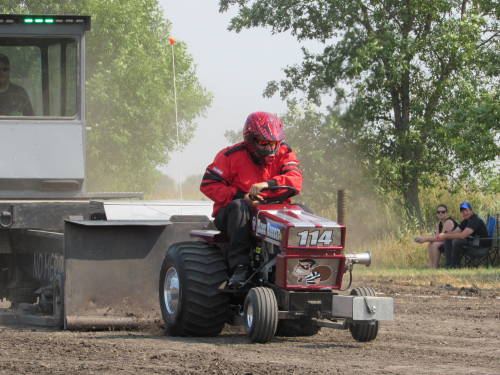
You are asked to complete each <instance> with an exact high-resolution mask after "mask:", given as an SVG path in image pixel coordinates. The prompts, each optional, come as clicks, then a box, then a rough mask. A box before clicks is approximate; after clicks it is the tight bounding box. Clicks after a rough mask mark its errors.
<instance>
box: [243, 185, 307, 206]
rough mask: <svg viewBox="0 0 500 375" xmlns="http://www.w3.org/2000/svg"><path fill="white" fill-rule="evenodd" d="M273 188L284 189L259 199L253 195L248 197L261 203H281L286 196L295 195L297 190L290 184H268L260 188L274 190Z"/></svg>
mask: <svg viewBox="0 0 500 375" xmlns="http://www.w3.org/2000/svg"><path fill="white" fill-rule="evenodd" d="M274 190H286V191H285V192H284V193H282V194H280V195H278V196H276V197H272V198H264V199H261V198H259V197H257V196H255V195H250V196H249V197H250V199H252V200H256V201H259V202H260V203H261V204H272V203H283V202H284V201H286V200H287V199H288V198H291V197H293V196H294V195H297V194H298V193H299V191H298V190H297V189H295V188H294V187H292V186H286V185H276V186H269V187H267V188H264V189H262V190H261V191H274Z"/></svg>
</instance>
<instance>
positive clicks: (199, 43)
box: [159, 0, 314, 180]
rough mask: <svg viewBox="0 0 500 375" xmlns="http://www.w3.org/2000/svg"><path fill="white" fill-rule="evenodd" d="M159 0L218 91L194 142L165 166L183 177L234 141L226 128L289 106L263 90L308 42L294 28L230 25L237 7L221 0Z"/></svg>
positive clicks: (206, 82)
mask: <svg viewBox="0 0 500 375" xmlns="http://www.w3.org/2000/svg"><path fill="white" fill-rule="evenodd" d="M159 3H160V5H161V7H162V9H163V11H164V14H165V18H166V19H168V20H169V21H170V22H171V23H172V35H171V37H174V38H175V39H177V40H178V41H183V42H185V43H186V44H187V47H188V51H189V53H190V54H191V56H192V57H193V60H194V62H195V65H196V72H197V76H198V79H199V80H200V82H201V84H202V85H203V86H204V87H205V88H206V89H207V90H208V91H209V92H211V93H212V94H213V96H214V99H213V103H212V106H211V108H210V109H208V111H207V112H206V114H205V116H204V117H201V118H198V119H197V120H196V123H197V124H198V128H197V130H196V132H195V135H194V137H193V139H192V140H191V143H190V144H189V145H187V146H186V147H185V148H184V150H183V151H182V152H181V153H180V154H179V153H174V154H173V155H171V157H172V158H171V161H170V163H169V164H168V165H167V166H166V167H163V168H161V170H162V172H163V173H165V174H168V175H169V176H171V177H172V178H175V179H177V180H179V179H180V180H183V179H185V178H186V177H187V176H189V175H193V174H202V173H204V170H205V168H206V166H207V165H208V164H210V163H211V162H212V160H213V158H214V157H215V154H216V153H217V152H218V151H219V150H220V149H222V148H223V147H226V146H228V145H229V142H228V141H227V139H226V138H225V137H224V132H225V131H226V130H239V129H242V128H243V124H244V122H245V119H246V117H247V116H248V115H249V114H250V113H251V112H255V111H266V112H272V113H277V114H282V113H284V112H286V103H285V102H283V101H282V100H281V98H280V97H279V95H276V96H274V97H272V98H263V96H262V93H263V91H264V89H265V87H266V85H267V82H269V81H271V80H279V79H282V78H285V74H284V73H283V71H282V70H283V68H285V67H286V66H288V65H294V64H297V63H299V62H300V61H301V60H302V51H301V46H302V44H300V43H299V42H297V41H296V40H295V39H294V38H293V37H292V36H291V35H289V34H279V35H272V34H271V32H270V30H268V29H264V28H254V29H250V30H245V31H242V32H241V33H236V32H234V31H228V30H227V27H228V25H229V21H230V19H231V14H235V9H233V10H232V11H231V12H230V13H224V14H221V13H219V11H218V9H219V5H218V3H219V2H218V0H159ZM307 47H308V48H314V45H313V44H312V43H311V44H309V45H307ZM285 125H286V124H285Z"/></svg>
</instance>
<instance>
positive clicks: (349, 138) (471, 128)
mask: <svg viewBox="0 0 500 375" xmlns="http://www.w3.org/2000/svg"><path fill="white" fill-rule="evenodd" d="M219 4H220V11H221V12H226V11H228V10H229V9H230V8H234V9H235V10H237V14H236V15H235V16H234V17H233V18H232V20H231V22H230V25H229V29H230V30H233V31H236V32H239V31H241V30H243V29H249V28H253V27H266V28H269V29H270V30H271V32H272V33H281V32H290V33H291V34H292V35H293V36H294V37H295V38H296V39H297V40H299V41H304V40H316V41H319V42H320V43H322V44H323V45H324V48H323V51H322V52H320V53H311V52H309V51H307V50H306V49H303V61H302V63H301V64H298V65H294V66H288V67H286V68H285V69H284V72H285V74H286V79H284V80H281V81H273V82H270V83H269V84H268V86H267V88H266V90H265V93H264V94H265V95H267V96H271V95H274V94H276V93H279V94H280V95H281V97H282V98H283V99H287V100H289V101H290V103H291V105H290V110H289V113H288V114H287V115H286V116H285V118H286V120H287V126H288V127H290V128H291V130H292V131H291V132H290V134H291V138H292V139H293V140H294V141H296V146H297V148H298V149H299V150H300V151H301V153H300V154H301V156H302V157H303V158H305V159H306V161H307V163H304V164H303V165H304V167H305V168H306V169H307V170H306V172H307V173H306V174H307V175H308V177H309V178H311V179H312V180H313V181H314V185H315V186H319V187H321V188H320V189H324V188H325V187H326V186H328V185H329V186H330V187H332V188H333V187H335V186H336V182H337V181H338V177H339V176H341V177H342V176H344V177H345V178H340V180H344V181H347V182H348V183H349V184H354V185H351V186H355V189H360V188H361V187H360V186H359V184H356V179H357V178H358V177H360V176H361V175H368V176H370V177H371V180H370V182H371V183H373V184H374V186H373V187H372V188H373V189H376V190H378V191H380V192H382V193H396V194H397V197H399V200H400V201H401V204H402V206H403V207H404V208H405V213H406V216H407V217H408V218H410V219H411V218H414V219H416V220H417V221H418V222H420V223H422V212H421V207H420V192H421V191H422V189H424V188H426V187H430V186H433V185H435V184H436V183H438V182H439V181H442V180H443V179H447V181H448V182H449V184H450V185H453V184H456V183H457V182H460V181H461V182H463V181H465V180H471V179H472V180H475V181H478V180H481V178H480V177H481V176H485V180H488V181H490V182H491V180H492V179H493V180H495V181H493V182H492V183H493V184H494V185H495V184H496V186H498V155H499V154H500V152H499V151H500V149H499V141H500V139H499V130H500V114H499V112H500V101H499V98H500V95H499V94H500V92H499V87H500V86H499V66H500V64H499V62H500V59H499V51H500V49H499V36H500V27H499V25H498V15H499V8H498V3H497V2H496V1H490V0H405V1H399V0H379V1H362V0H353V1H343V0H308V1H297V0H274V1H268V0H255V1H254V0H252V1H250V0H220V2H219ZM297 93H300V94H303V95H305V97H306V103H305V104H304V103H300V102H299V101H297V99H296V98H297V95H296V94H297ZM325 94H329V95H333V97H334V100H331V102H328V103H326V104H328V106H327V107H328V109H327V110H326V111H324V110H320V109H319V108H320V107H319V106H318V105H319V104H321V103H322V100H323V101H324V98H325ZM323 104H325V103H323ZM495 171H496V172H495ZM495 173H496V178H495V177H494V176H495ZM492 176H493V178H492ZM347 177H349V178H347ZM346 178H347V179H346ZM358 181H365V180H358ZM322 191H323V192H322V193H321V195H320V196H318V195H316V196H315V198H316V199H318V197H320V198H319V199H326V200H328V199H330V197H329V196H328V194H330V193H324V192H325V190H322Z"/></svg>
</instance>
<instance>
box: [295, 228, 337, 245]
mask: <svg viewBox="0 0 500 375" xmlns="http://www.w3.org/2000/svg"><path fill="white" fill-rule="evenodd" d="M297 235H298V236H299V238H300V239H299V246H308V245H309V246H318V245H319V246H328V245H330V244H331V243H332V242H333V231H332V230H325V231H323V233H321V235H320V231H319V230H313V231H310V232H309V231H308V230H304V231H302V232H299V233H297Z"/></svg>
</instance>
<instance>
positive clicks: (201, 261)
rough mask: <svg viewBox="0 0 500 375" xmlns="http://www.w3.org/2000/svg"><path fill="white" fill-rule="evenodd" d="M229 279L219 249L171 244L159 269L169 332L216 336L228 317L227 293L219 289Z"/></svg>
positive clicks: (193, 242) (183, 243)
mask: <svg viewBox="0 0 500 375" xmlns="http://www.w3.org/2000/svg"><path fill="white" fill-rule="evenodd" d="M226 280H227V270H226V263H225V260H224V257H223V256H222V253H221V251H220V249H219V248H217V247H215V246H212V245H209V244H207V243H205V242H200V241H192V242H179V243H176V244H174V245H172V246H171V247H170V248H169V249H168V252H167V254H166V256H165V259H164V261H163V264H162V267H161V271H160V285H159V292H160V307H161V313H162V316H163V320H164V322H165V325H166V333H167V334H169V335H172V336H217V335H218V334H219V333H220V332H221V331H222V329H223V328H224V324H225V323H226V320H227V312H228V296H227V295H226V294H223V293H221V291H220V290H219V289H218V288H219V286H220V285H221V283H223V282H224V281H226Z"/></svg>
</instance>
